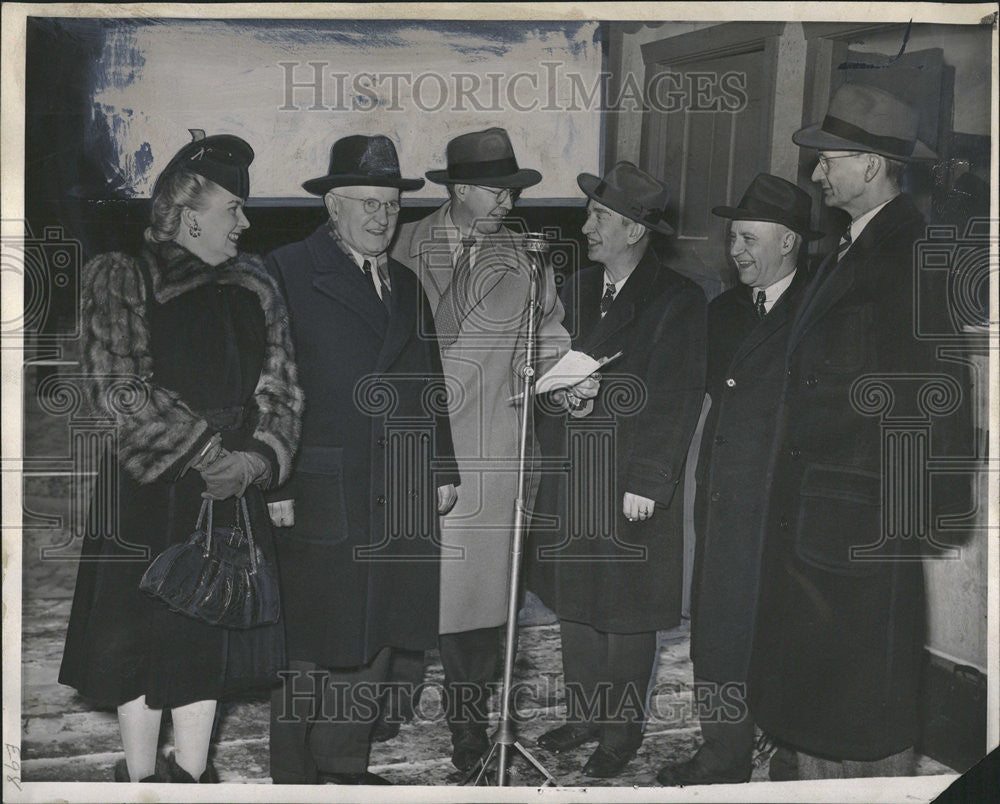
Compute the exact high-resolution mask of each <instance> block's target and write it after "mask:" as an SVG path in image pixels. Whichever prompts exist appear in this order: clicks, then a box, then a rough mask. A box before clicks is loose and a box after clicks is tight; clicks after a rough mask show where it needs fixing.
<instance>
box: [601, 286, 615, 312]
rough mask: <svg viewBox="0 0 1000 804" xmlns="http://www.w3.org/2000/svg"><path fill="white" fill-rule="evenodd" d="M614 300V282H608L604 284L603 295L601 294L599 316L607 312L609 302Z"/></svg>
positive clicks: (609, 305)
mask: <svg viewBox="0 0 1000 804" xmlns="http://www.w3.org/2000/svg"><path fill="white" fill-rule="evenodd" d="M614 300H615V283H614V282H608V283H606V284H605V285H604V295H603V296H601V318H604V316H606V315H607V314H608V310H610V309H611V303H612V302H613V301H614Z"/></svg>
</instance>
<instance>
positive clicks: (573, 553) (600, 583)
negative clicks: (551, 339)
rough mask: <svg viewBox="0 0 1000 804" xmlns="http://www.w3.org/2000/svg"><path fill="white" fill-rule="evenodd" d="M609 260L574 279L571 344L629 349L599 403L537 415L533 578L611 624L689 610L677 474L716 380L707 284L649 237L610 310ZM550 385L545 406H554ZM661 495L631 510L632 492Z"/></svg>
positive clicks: (569, 298) (650, 627) (604, 351)
mask: <svg viewBox="0 0 1000 804" xmlns="http://www.w3.org/2000/svg"><path fill="white" fill-rule="evenodd" d="M603 291H604V266H603V265H592V266H589V267H587V268H585V269H583V270H582V271H581V272H580V273H579V275H578V276H576V277H571V278H570V279H569V280H568V284H567V286H566V289H565V290H564V291H563V303H564V306H565V308H566V321H567V325H568V328H569V329H570V332H571V333H572V334H573V348H574V349H577V350H580V351H583V352H586V353H587V354H589V355H591V356H592V357H595V358H601V357H611V356H612V355H615V354H617V353H618V352H621V353H622V356H621V357H620V358H618V359H617V360H616V361H615V362H614V363H613V364H610V365H609V366H608V368H607V370H605V371H602V372H601V387H600V390H599V391H598V395H597V397H596V398H595V400H594V408H593V410H592V411H591V412H590V413H589V414H588V415H587V416H584V417H579V418H575V417H572V416H568V415H567V414H565V413H555V411H553V410H551V407H552V406H551V405H550V406H549V408H550V410H549V411H548V414H549V415H546V416H544V417H542V416H540V425H539V430H540V436H539V440H540V441H541V444H542V451H543V455H544V456H545V471H544V472H543V474H542V480H541V486H540V489H539V494H538V502H537V505H536V506H535V516H534V517H533V524H532V532H531V540H530V543H529V550H528V553H527V558H528V562H529V569H528V573H527V584H528V588H529V589H531V590H532V591H534V592H535V593H537V594H538V595H539V596H540V597H541V599H542V600H543V601H544V602H545V603H546V605H548V606H549V607H550V608H552V609H553V610H554V611H555V612H556V613H557V614H558V615H559V617H560V618H562V619H566V620H572V621H575V622H583V623H587V624H588V625H590V626H592V627H594V628H596V629H598V630H600V631H609V632H613V633H638V632H642V631H655V630H658V629H661V628H668V627H672V626H675V625H677V624H678V623H679V622H680V611H681V587H682V575H681V567H682V557H683V533H682V531H683V520H682V513H683V511H682V508H683V506H682V505H681V501H682V499H683V493H682V492H681V491H678V489H677V487H678V484H679V483H680V481H681V479H682V478H683V476H684V468H683V467H684V462H685V458H686V456H687V451H688V447H689V445H690V442H691V435H692V433H693V432H694V428H695V425H696V424H697V423H698V417H699V415H700V413H701V407H702V401H703V398H704V392H705V351H706V346H705V309H706V303H705V295H704V293H703V292H702V290H701V288H699V287H698V286H697V285H696V284H694V283H693V282H691V281H690V280H688V279H686V278H684V277H682V276H680V275H679V274H677V273H675V272H674V271H672V270H670V268H668V267H667V266H666V265H664V264H663V262H662V260H661V259H660V257H659V256H658V255H657V253H656V252H655V251H654V250H653V249H652V248H648V249H647V250H646V253H645V254H644V255H643V257H642V259H641V260H640V262H639V264H638V265H637V266H636V268H635V270H634V271H633V272H632V274H631V275H630V276H629V278H628V281H627V282H626V283H625V285H624V286H623V287H622V289H621V291H620V292H619V294H618V295H617V296H616V298H615V300H614V302H613V304H612V305H611V308H610V310H609V311H608V313H607V315H606V316H605V317H604V318H603V319H602V318H601V316H600V302H601V296H602V293H603ZM544 404H545V402H544V398H542V399H540V400H539V406H544ZM625 492H631V493H633V494H638V495H640V496H643V497H648V498H650V499H652V500H653V501H654V502H655V503H656V505H655V510H654V514H653V516H652V517H651V518H649V519H647V520H645V521H637V522H629V521H628V520H627V519H626V518H625V515H624V514H623V512H622V497H623V495H624V494H625Z"/></svg>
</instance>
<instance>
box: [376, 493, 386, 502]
mask: <svg viewBox="0 0 1000 804" xmlns="http://www.w3.org/2000/svg"><path fill="white" fill-rule="evenodd" d="M375 502H377V503H378V504H379V505H385V495H383V494H379V495H378V497H376V498H375Z"/></svg>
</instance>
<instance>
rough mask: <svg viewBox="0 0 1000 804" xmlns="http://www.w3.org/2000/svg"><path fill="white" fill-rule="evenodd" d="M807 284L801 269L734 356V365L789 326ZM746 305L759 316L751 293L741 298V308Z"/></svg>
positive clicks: (754, 314)
mask: <svg viewBox="0 0 1000 804" xmlns="http://www.w3.org/2000/svg"><path fill="white" fill-rule="evenodd" d="M805 284H806V276H805V270H804V269H801V268H800V269H799V270H798V271H796V272H795V277H794V278H793V279H792V282H791V284H790V285H789V286H788V288H787V290H785V292H784V293H783V294H781V298H780V299H778V301H777V303H776V304H775V305H774V307H772V308H771V311H770V312H769V313H768V314H767V315H766V316H764V319H763V320H762V321H760V322H759V323H758V324H757V326H755V327H754V328H753V329H752V330H750V333H749V334H748V335H747V337H746V338H744V339H743V342H742V343H741V344H740V345H739V347H737V349H736V353H735V354H734V355H733V360H732V362H733V364H736V363H739V362H740V361H741V360H744V359H745V358H746V357H747V355H749V354H750V353H751V352H753V350H754V349H756V348H757V347H758V346H760V345H761V344H762V343H764V342H765V341H767V339H768V338H770V337H771V336H772V335H774V334H775V333H777V332H779V331H780V330H781V329H782V328H784V327H786V326H788V323H789V321H790V320H791V318H792V315H793V314H794V312H795V301H796V299H797V298H798V296H799V294H800V293H801V291H802V288H803V287H804V286H805ZM744 304H745V306H746V309H747V311H748V312H749V313H750V314H751V315H753V316H754V317H756V316H757V311H756V309H754V305H753V301H752V300H751V298H750V294H749V293H743V294H742V295H741V297H740V306H741V307H743V306H744Z"/></svg>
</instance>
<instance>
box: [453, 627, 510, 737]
mask: <svg viewBox="0 0 1000 804" xmlns="http://www.w3.org/2000/svg"><path fill="white" fill-rule="evenodd" d="M438 644H439V647H440V650H441V665H442V667H443V669H444V683H445V703H446V714H447V718H448V725H449V727H450V728H451V731H452V736H453V737H454V736H455V735H456V734H457V733H461V732H466V731H468V730H470V729H473V730H476V731H479V730H481V729H485V728H486V724H487V722H488V719H489V697H490V693H489V687H488V685H489V684H490V683H491V682H494V681H496V679H497V668H498V665H499V658H500V629H499V628H479V629H476V630H474V631H461V632H459V633H454V634H441V636H440V637H439V639H438Z"/></svg>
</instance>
